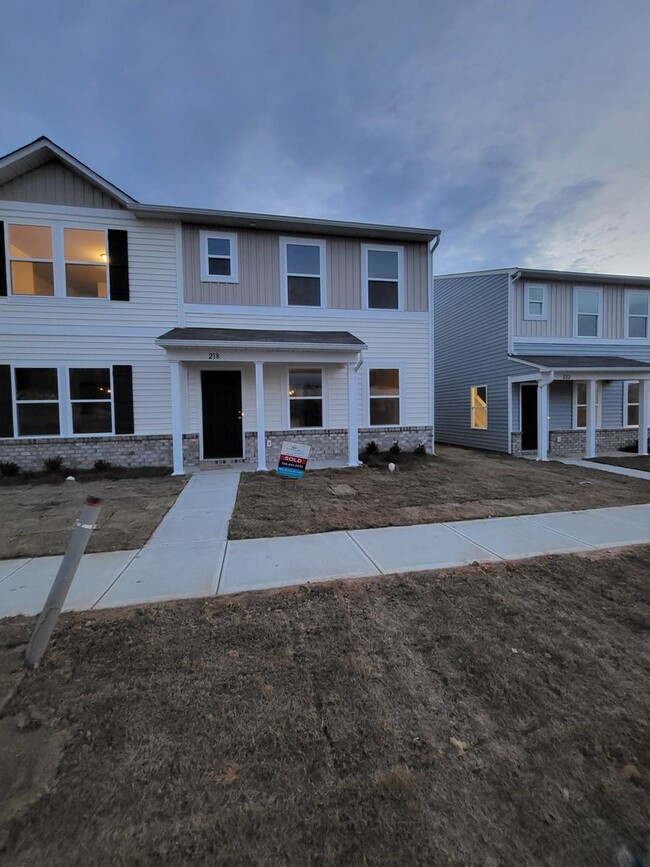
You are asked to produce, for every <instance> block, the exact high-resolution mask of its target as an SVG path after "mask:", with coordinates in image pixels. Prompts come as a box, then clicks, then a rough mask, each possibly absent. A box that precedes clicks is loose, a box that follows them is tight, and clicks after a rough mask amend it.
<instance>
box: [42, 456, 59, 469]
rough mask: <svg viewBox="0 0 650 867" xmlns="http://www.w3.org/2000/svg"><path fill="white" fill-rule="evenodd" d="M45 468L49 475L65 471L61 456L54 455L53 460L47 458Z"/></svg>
mask: <svg viewBox="0 0 650 867" xmlns="http://www.w3.org/2000/svg"><path fill="white" fill-rule="evenodd" d="M43 466H44V467H45V469H46V470H47V471H48V473H58V472H59V471H60V470H62V469H63V458H62V457H61V455H53V456H52V457H51V458H45V460H44V461H43Z"/></svg>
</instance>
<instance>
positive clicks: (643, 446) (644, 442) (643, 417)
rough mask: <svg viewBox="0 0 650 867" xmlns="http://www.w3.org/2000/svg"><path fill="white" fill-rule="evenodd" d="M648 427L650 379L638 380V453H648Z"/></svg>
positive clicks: (649, 418) (649, 420)
mask: <svg viewBox="0 0 650 867" xmlns="http://www.w3.org/2000/svg"><path fill="white" fill-rule="evenodd" d="M649 427H650V379H640V380H639V454H640V455H647V454H648V428H649Z"/></svg>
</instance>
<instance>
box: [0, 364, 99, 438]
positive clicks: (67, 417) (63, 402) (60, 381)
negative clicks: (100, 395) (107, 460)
mask: <svg viewBox="0 0 650 867" xmlns="http://www.w3.org/2000/svg"><path fill="white" fill-rule="evenodd" d="M27 368H39V369H40V368H43V369H46V370H56V374H57V387H58V393H59V398H58V404H59V433H58V434H21V433H19V432H18V403H28V402H29V401H18V400H17V389H16V370H24V369H27ZM84 368H96V369H97V370H108V371H109V375H110V382H111V401H110V403H111V430H110V431H105V432H104V433H73V431H72V399H71V397H70V371H71V370H82V369H84ZM11 388H12V412H13V423H14V436H13V439H20V440H36V439H42V440H49V439H79V438H83V439H86V438H97V439H99V438H101V437H109V436H115V387H114V384H113V363H112V362H97V361H92V362H85V361H83V360H82V361H79V362H75V363H74V364H67V365H66V364H64V365H62V364H49V363H48V362H47V361H25V362H23V361H21V362H18V363H16V364H12V365H11ZM33 402H34V403H54V401H46V400H44V401H40V400H39V401H33ZM75 402H78V401H75ZM87 402H88V403H94V401H92V400H88V401H87Z"/></svg>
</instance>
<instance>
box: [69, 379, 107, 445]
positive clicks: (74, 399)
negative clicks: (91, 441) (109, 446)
mask: <svg viewBox="0 0 650 867" xmlns="http://www.w3.org/2000/svg"><path fill="white" fill-rule="evenodd" d="M111 395H112V388H111V371H110V369H109V368H105V367H77V368H72V369H71V370H70V403H71V406H72V432H73V433H75V434H94V433H112V432H113V402H112V399H111Z"/></svg>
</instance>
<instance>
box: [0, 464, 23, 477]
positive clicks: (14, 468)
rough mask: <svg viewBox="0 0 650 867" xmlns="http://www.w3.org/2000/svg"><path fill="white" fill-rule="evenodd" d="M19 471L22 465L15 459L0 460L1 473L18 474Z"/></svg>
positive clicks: (6, 474)
mask: <svg viewBox="0 0 650 867" xmlns="http://www.w3.org/2000/svg"><path fill="white" fill-rule="evenodd" d="M19 472H20V467H19V466H18V464H17V463H16V462H15V461H0V475H2V476H17V475H18V473H19Z"/></svg>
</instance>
